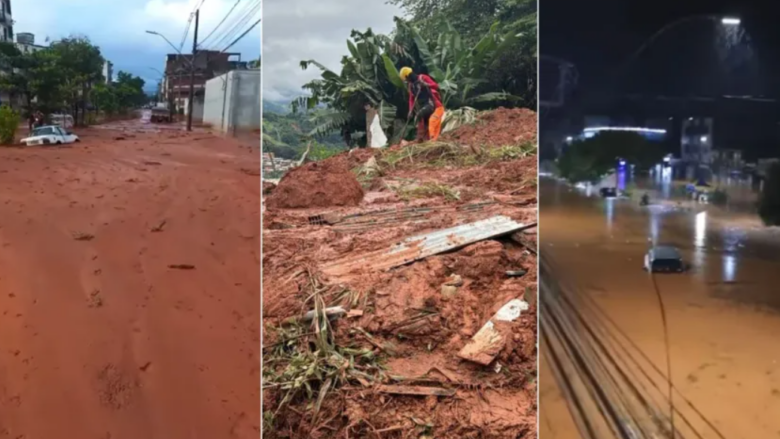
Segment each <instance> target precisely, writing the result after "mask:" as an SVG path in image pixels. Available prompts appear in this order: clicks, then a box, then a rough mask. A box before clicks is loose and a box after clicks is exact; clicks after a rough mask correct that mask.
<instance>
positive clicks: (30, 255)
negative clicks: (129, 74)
mask: <svg viewBox="0 0 780 439" xmlns="http://www.w3.org/2000/svg"><path fill="white" fill-rule="evenodd" d="M109 135H110V134H109ZM185 140H186V139H185ZM188 146H190V145H188ZM198 148H201V149H198ZM143 149H144V148H129V147H127V143H125V144H124V145H123V148H109V147H107V148H105V149H95V148H94V147H93V148H92V149H91V150H90V151H88V153H89V155H83V154H84V151H77V150H73V151H68V154H72V155H74V156H75V157H65V154H62V156H63V157H62V159H60V158H59V155H55V154H60V153H59V152H57V151H47V152H46V153H51V155H48V156H47V155H45V154H46V153H40V154H39V153H38V152H37V151H35V152H34V154H36V155H40V156H42V158H37V159H36V160H30V159H27V158H26V157H24V154H29V153H30V152H29V151H12V152H11V154H14V155H21V156H22V157H21V159H20V160H19V161H11V162H10V163H12V166H8V165H7V163H9V161H6V162H5V163H6V165H5V166H4V165H3V161H2V160H0V172H1V171H4V170H5V171H7V172H4V173H0V188H2V189H3V190H2V191H0V245H2V247H0V439H6V438H9V439H11V438H12V439H17V438H20V437H23V438H24V439H39V438H40V439H44V438H45V439H50V438H51V439H57V438H64V437H67V438H70V437H84V438H90V437H94V438H100V439H104V438H111V439H137V438H140V437H144V438H166V439H168V438H171V439H175V438H201V437H202V438H212V437H226V438H227V437H236V438H241V439H243V438H254V437H257V435H258V434H259V419H258V418H257V413H259V389H257V387H258V383H259V332H258V331H259V297H258V296H257V290H258V289H259V268H258V261H257V259H258V257H257V255H256V253H253V252H255V251H256V249H257V248H258V247H259V243H258V242H257V241H259V212H256V211H255V210H254V209H255V208H257V209H258V210H259V206H255V207H252V205H251V199H252V197H253V196H257V194H259V184H258V183H257V180H256V179H253V181H251V182H250V181H249V179H247V178H246V176H244V175H243V174H241V173H240V172H238V170H237V169H236V170H232V169H228V168H227V166H224V165H225V162H224V161H223V160H222V159H219V158H217V159H214V157H213V155H214V154H213V151H211V150H209V149H206V150H202V147H200V146H198V145H192V146H191V149H193V150H196V151H198V152H199V155H198V154H190V155H191V156H193V157H195V158H196V159H197V161H195V162H193V163H188V164H187V165H184V166H180V165H177V164H167V163H162V160H161V161H160V162H161V165H150V166H148V167H147V169H146V170H145V171H144V170H139V169H138V168H137V167H136V166H134V165H133V163H135V162H137V161H138V160H140V158H139V153H138V151H139V150H141V151H142V150H143ZM167 151H168V152H166V150H165V149H161V150H158V152H159V153H160V154H161V155H166V156H170V155H171V152H170V151H174V153H173V155H179V153H178V150H177V149H175V148H174V149H172V150H171V149H169V150H167ZM93 152H94V153H93ZM0 153H5V152H3V151H0ZM79 154H82V155H79ZM141 154H142V157H141V158H143V159H148V158H149V157H148V156H149V148H146V152H145V153H143V152H142V153H141ZM186 159H187V160H189V161H190V162H191V161H192V160H191V157H189V156H188V157H186ZM150 160H151V159H150ZM236 160H237V161H238V160H244V161H247V159H242V158H240V157H239V158H238V159H236ZM215 161H216V162H217V163H216V164H215V163H213V162H215ZM251 161H252V162H254V159H251ZM219 162H222V164H220V163H219ZM54 163H56V165H57V166H56V169H53V168H55V166H54ZM255 164H256V163H255ZM247 166H252V164H251V163H249V164H248V165H247ZM9 168H13V170H10V169H9ZM209 168H214V169H215V170H214V171H208V169H209ZM46 169H48V170H50V171H51V172H48V173H40V172H41V171H43V170H46ZM204 169H206V170H207V172H206V173H205V174H204ZM36 173H40V174H36ZM209 174H210V175H209ZM253 186H258V188H257V189H253ZM253 192H255V194H253ZM215 197H216V199H214V200H212V198H215ZM255 204H256V203H255ZM200 207H208V209H206V210H202V209H200ZM210 209H212V210H211V211H210ZM253 215H254V221H253ZM166 217H167V218H168V224H167V226H166V227H164V228H163V230H162V231H161V232H152V231H151V230H150V229H151V227H152V226H154V225H157V223H158V222H159V221H160V220H161V219H164V218H166ZM255 222H257V223H258V224H257V225H256V226H253V224H254V223H255ZM253 227H256V228H257V232H253ZM74 233H84V234H89V235H94V237H93V238H92V239H85V240H77V239H74ZM10 237H13V238H10ZM187 261H189V262H187ZM178 263H191V264H193V265H194V266H195V269H194V270H175V269H170V268H169V267H168V266H169V265H170V264H178ZM10 294H14V296H13V297H8V296H7V295H10ZM17 314H18V317H16V315H17ZM11 315H13V316H14V317H13V318H11V317H9V316H11ZM16 346H20V347H22V348H15V347H16ZM6 347H10V348H11V349H12V351H11V352H10V353H7V352H6ZM16 350H19V351H20V352H19V353H18V354H16V355H14V353H13V352H15V351H16ZM41 419H46V421H47V422H45V423H41V422H40V420H41ZM65 432H66V433H67V434H66V435H65V436H63V435H64V434H65Z"/></svg>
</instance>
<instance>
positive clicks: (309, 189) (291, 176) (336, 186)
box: [266, 160, 363, 209]
mask: <svg viewBox="0 0 780 439" xmlns="http://www.w3.org/2000/svg"><path fill="white" fill-rule="evenodd" d="M362 199H363V188H362V187H361V186H360V183H358V181H357V178H356V177H355V174H353V173H352V172H351V171H350V168H349V167H348V166H347V165H346V163H345V162H343V161H340V160H333V161H323V162H310V163H306V164H304V165H302V166H299V167H297V168H294V169H292V170H290V171H289V172H287V174H285V175H284V177H282V179H281V181H279V185H278V186H277V187H276V188H274V190H273V193H272V194H270V195H269V196H268V198H267V201H266V206H268V208H271V209H278V208H287V209H295V208H305V207H331V206H357V205H358V204H359V203H360V201H361V200H362Z"/></svg>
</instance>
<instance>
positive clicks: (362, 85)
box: [292, 12, 536, 143]
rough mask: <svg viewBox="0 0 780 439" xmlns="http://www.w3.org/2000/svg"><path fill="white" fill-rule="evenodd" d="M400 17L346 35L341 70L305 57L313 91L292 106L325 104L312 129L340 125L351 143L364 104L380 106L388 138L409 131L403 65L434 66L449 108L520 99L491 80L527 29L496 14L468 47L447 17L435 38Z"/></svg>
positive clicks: (430, 70) (428, 69)
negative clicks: (380, 29)
mask: <svg viewBox="0 0 780 439" xmlns="http://www.w3.org/2000/svg"><path fill="white" fill-rule="evenodd" d="M534 13H535V12H534ZM395 22H396V31H395V32H394V33H393V34H392V36H387V35H381V34H376V33H374V32H373V31H372V30H371V29H368V30H367V31H365V32H359V31H356V30H353V31H352V33H351V35H350V39H348V40H347V50H348V52H349V54H348V55H346V56H344V57H343V58H342V60H341V69H340V72H339V73H336V71H333V70H331V69H329V68H328V67H326V66H324V65H322V64H321V63H318V62H317V61H315V60H306V61H302V62H301V68H303V69H308V68H311V67H316V68H318V69H319V70H320V77H319V78H318V79H316V80H313V81H311V82H309V83H307V84H305V85H304V86H303V88H304V90H306V91H307V92H308V96H304V97H301V98H298V99H296V100H295V101H294V102H293V103H292V108H293V111H299V110H301V109H314V108H317V107H323V106H324V107H326V108H327V111H319V112H317V113H316V117H315V120H313V122H314V123H315V125H316V127H315V128H314V130H312V132H311V133H310V134H311V135H314V136H318V135H320V136H321V135H326V134H330V133H333V132H336V131H340V132H341V133H342V134H343V135H344V137H345V140H347V143H361V142H362V141H363V140H362V137H363V135H364V131H365V123H366V120H365V105H366V104H370V105H371V106H373V107H374V108H376V109H377V111H378V112H379V115H380V120H381V123H382V128H383V129H384V130H386V131H387V132H388V134H389V135H388V137H389V138H390V139H391V142H397V141H399V140H400V139H402V138H405V137H406V136H408V135H409V134H411V131H413V129H414V124H413V123H411V122H412V121H410V120H409V119H408V114H409V111H408V110H409V109H408V93H407V87H406V84H405V83H404V81H402V80H401V77H400V75H399V69H400V68H401V67H403V66H410V67H412V68H413V69H414V70H415V71H418V72H424V73H427V74H429V75H430V76H431V77H432V78H433V79H434V80H435V81H436V82H437V83H438V84H439V87H440V90H441V93H442V98H443V101H444V102H443V103H444V105H445V107H446V108H447V109H448V110H455V109H459V108H463V107H471V106H476V107H479V108H481V109H486V108H493V107H495V106H497V105H501V104H503V105H506V104H507V103H509V104H516V103H517V102H519V98H518V97H516V96H513V95H512V94H510V93H507V92H505V91H504V90H502V89H497V88H496V87H495V86H493V85H491V83H490V81H488V78H489V75H488V72H489V71H490V69H491V68H492V67H493V66H494V65H495V64H496V63H497V62H498V61H500V60H501V59H502V56H503V55H504V54H505V53H506V52H507V51H509V50H510V49H511V48H513V47H515V46H516V45H517V44H518V41H520V39H521V37H522V36H523V34H522V33H521V32H520V31H519V30H518V29H519V25H517V24H516V22H513V23H512V24H511V25H504V24H502V23H501V22H496V23H495V24H494V25H493V26H491V27H490V29H489V31H488V32H487V33H486V34H485V35H484V36H483V37H482V38H481V39H480V40H479V41H477V42H476V43H475V44H474V45H473V46H471V47H468V46H467V45H466V44H464V42H463V39H462V37H461V35H460V34H459V33H458V32H457V30H456V29H454V28H453V27H452V26H450V25H447V26H446V27H445V28H444V29H442V31H441V32H440V33H439V35H438V37H437V38H436V40H435V41H428V40H426V39H425V38H424V37H423V36H422V35H421V34H420V32H419V31H418V30H417V29H416V28H415V27H414V26H413V25H412V24H410V23H408V22H406V21H405V20H403V19H400V18H396V19H395ZM533 37H534V38H535V37H536V36H535V34H534V35H533ZM534 62H535V61H534ZM534 68H535V66H534Z"/></svg>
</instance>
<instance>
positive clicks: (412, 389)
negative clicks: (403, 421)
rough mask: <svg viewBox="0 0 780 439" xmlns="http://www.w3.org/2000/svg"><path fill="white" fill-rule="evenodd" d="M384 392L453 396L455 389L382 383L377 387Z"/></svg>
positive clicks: (391, 393)
mask: <svg viewBox="0 0 780 439" xmlns="http://www.w3.org/2000/svg"><path fill="white" fill-rule="evenodd" d="M377 390H379V391H380V392H382V393H388V394H390V395H411V396H452V395H454V394H455V391H454V390H451V389H444V388H441V387H424V386H388V385H381V386H379V387H378V388H377Z"/></svg>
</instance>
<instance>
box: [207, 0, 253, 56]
mask: <svg viewBox="0 0 780 439" xmlns="http://www.w3.org/2000/svg"><path fill="white" fill-rule="evenodd" d="M237 3H238V2H237ZM234 6H238V5H234ZM251 7H252V4H251V3H244V7H243V8H241V9H238V10H236V11H235V14H232V16H231V17H228V16H225V22H224V23H222V25H220V26H219V29H214V31H213V33H214V35H213V38H211V40H212V41H214V40H219V39H221V38H223V37H224V36H225V34H227V33H228V32H230V30H231V29H232V28H233V27H234V26H235V25H236V23H238V22H239V21H241V18H242V17H244V16H246V14H247V12H248V11H249V10H250V9H251ZM210 37H211V35H210ZM204 42H205V40H204ZM210 49H213V48H211V47H210Z"/></svg>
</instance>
